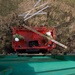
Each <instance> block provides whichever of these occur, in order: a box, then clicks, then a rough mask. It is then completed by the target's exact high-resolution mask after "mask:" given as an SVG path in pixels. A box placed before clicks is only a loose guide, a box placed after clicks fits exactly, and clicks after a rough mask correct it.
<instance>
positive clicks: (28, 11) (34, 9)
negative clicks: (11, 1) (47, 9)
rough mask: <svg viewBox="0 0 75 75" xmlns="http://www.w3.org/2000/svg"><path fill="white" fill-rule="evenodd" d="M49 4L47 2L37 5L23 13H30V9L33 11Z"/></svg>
mask: <svg viewBox="0 0 75 75" xmlns="http://www.w3.org/2000/svg"><path fill="white" fill-rule="evenodd" d="M47 4H48V2H47V3H44V4H42V5H40V6H38V7H35V8H34V9H31V10H28V11H26V12H25V13H23V14H26V13H28V12H30V11H33V10H35V9H38V8H40V7H43V6H45V5H47Z"/></svg>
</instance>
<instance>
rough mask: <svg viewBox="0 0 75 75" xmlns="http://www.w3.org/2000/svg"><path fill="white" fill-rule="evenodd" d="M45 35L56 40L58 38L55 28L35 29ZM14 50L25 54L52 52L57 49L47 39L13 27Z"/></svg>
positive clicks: (22, 28) (21, 28) (24, 29)
mask: <svg viewBox="0 0 75 75" xmlns="http://www.w3.org/2000/svg"><path fill="white" fill-rule="evenodd" d="M33 29H35V30H37V31H38V32H40V33H42V34H44V35H48V36H49V35H51V36H52V37H53V38H54V39H55V38H56V34H55V29H54V28H49V29H48V28H46V27H38V28H33ZM12 34H13V36H12V48H13V49H14V51H24V52H27V53H28V52H33V53H34V52H45V53H46V52H50V50H52V49H53V48H55V47H56V44H55V43H53V42H51V41H48V40H47V39H46V38H44V37H42V36H40V35H38V34H36V33H34V32H32V31H30V30H28V29H26V28H24V27H13V28H12Z"/></svg>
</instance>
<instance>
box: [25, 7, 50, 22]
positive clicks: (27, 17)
mask: <svg viewBox="0 0 75 75" xmlns="http://www.w3.org/2000/svg"><path fill="white" fill-rule="evenodd" d="M48 7H49V6H46V7H44V8H43V9H41V10H39V11H37V12H35V13H33V14H32V15H31V16H29V17H27V18H26V19H24V21H26V20H28V19H30V18H31V17H33V16H35V15H37V14H38V13H40V12H41V11H43V10H45V9H47V8H48Z"/></svg>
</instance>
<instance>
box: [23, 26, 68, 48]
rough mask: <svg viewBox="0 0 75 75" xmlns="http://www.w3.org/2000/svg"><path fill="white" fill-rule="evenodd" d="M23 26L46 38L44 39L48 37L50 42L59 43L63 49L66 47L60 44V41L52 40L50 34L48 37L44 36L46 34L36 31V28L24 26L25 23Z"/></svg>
mask: <svg viewBox="0 0 75 75" xmlns="http://www.w3.org/2000/svg"><path fill="white" fill-rule="evenodd" d="M23 26H24V27H25V28H26V29H28V30H30V31H32V32H34V33H36V34H38V35H40V36H42V37H44V38H46V39H48V40H51V41H52V42H54V43H56V44H57V45H59V46H61V47H64V48H65V49H66V48H67V46H65V45H64V44H62V43H60V42H58V41H56V40H54V39H53V38H52V36H50V37H49V36H46V35H44V34H42V33H40V32H38V31H37V30H34V29H32V28H30V27H28V26H26V25H23Z"/></svg>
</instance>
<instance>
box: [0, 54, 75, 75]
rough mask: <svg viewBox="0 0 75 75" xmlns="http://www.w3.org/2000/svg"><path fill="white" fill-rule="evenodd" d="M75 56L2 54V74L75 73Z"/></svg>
mask: <svg viewBox="0 0 75 75" xmlns="http://www.w3.org/2000/svg"><path fill="white" fill-rule="evenodd" d="M71 58H72V59H71ZM74 58H75V56H31V57H27V56H24V57H18V56H17V55H8V56H3V57H2V56H1V58H0V75H70V74H75V61H74V60H73V59H74Z"/></svg>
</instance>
